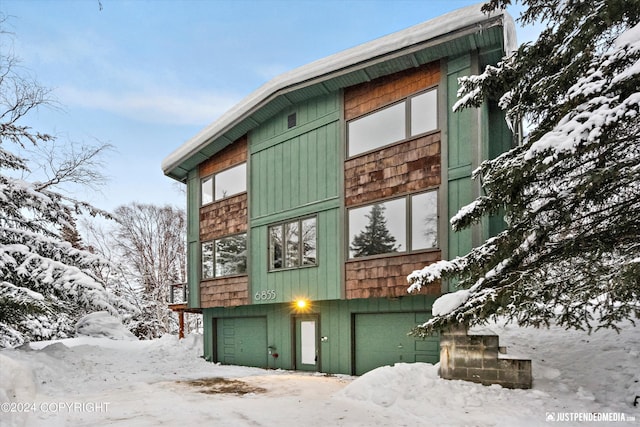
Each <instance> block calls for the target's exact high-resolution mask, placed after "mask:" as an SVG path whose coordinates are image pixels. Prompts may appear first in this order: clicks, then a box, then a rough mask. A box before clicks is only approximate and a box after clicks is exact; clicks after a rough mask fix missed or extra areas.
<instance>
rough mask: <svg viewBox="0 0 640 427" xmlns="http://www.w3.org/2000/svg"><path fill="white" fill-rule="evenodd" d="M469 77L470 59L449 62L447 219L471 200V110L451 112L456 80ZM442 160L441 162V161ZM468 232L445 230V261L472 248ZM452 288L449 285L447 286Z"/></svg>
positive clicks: (472, 151) (473, 123)
mask: <svg viewBox="0 0 640 427" xmlns="http://www.w3.org/2000/svg"><path fill="white" fill-rule="evenodd" d="M469 74H471V55H464V56H461V57H458V58H454V59H451V60H449V62H448V64H447V110H448V114H449V116H448V120H447V133H448V138H447V153H448V158H447V159H446V161H447V177H448V178H447V179H448V184H447V200H448V207H447V215H448V218H451V217H452V216H453V215H455V214H456V213H457V212H458V210H459V209H460V208H461V207H462V206H464V205H466V204H468V203H470V202H471V201H472V200H473V198H474V197H473V182H472V181H471V171H472V163H473V160H474V159H473V154H474V147H473V143H474V140H475V136H474V133H475V132H477V126H476V125H475V117H474V113H473V110H472V109H464V110H462V111H459V112H452V108H453V105H454V104H455V103H456V101H457V99H458V98H457V91H458V78H459V77H461V76H464V75H469ZM443 160H444V159H443ZM472 242H473V238H472V231H471V229H465V230H462V231H459V232H456V233H454V232H453V231H452V230H451V228H450V227H448V258H449V259H453V258H455V257H456V256H462V255H464V254H466V253H467V252H468V251H469V250H470V249H471V248H472ZM450 286H452V284H450Z"/></svg>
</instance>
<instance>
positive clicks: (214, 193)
mask: <svg viewBox="0 0 640 427" xmlns="http://www.w3.org/2000/svg"><path fill="white" fill-rule="evenodd" d="M201 185H202V189H201V201H202V204H203V205H206V204H208V203H211V202H213V201H214V200H220V199H224V198H226V197H230V196H233V195H235V194H239V193H243V192H245V191H247V164H246V163H242V164H239V165H237V166H234V167H232V168H229V169H226V170H224V171H222V172H219V173H217V174H215V175H212V176H208V177H206V178H204V179H203V180H202V181H201Z"/></svg>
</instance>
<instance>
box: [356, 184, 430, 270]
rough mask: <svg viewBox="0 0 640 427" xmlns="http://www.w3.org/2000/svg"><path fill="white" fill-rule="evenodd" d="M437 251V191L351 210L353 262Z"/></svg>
mask: <svg viewBox="0 0 640 427" xmlns="http://www.w3.org/2000/svg"><path fill="white" fill-rule="evenodd" d="M437 247H438V192H437V190H432V191H428V192H426V193H420V194H412V195H409V196H406V197H402V198H399V199H393V200H387V201H381V202H378V203H374V204H371V205H367V206H361V207H357V208H353V209H349V258H358V257H366V256H373V255H382V254H390V253H395V252H407V251H417V250H422V249H434V248H437Z"/></svg>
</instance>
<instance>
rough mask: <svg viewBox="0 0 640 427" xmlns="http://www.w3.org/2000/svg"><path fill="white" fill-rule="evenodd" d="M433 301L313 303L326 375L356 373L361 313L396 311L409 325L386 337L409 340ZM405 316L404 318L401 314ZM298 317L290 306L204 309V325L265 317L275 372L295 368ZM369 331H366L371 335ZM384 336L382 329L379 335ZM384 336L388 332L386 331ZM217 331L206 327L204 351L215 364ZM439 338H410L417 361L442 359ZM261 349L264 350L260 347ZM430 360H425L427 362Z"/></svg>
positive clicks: (408, 298)
mask: <svg viewBox="0 0 640 427" xmlns="http://www.w3.org/2000/svg"><path fill="white" fill-rule="evenodd" d="M433 300H434V297H431V296H424V295H416V296H406V297H403V298H398V299H394V300H391V299H386V298H371V299H357V300H348V301H345V300H333V301H313V302H312V306H311V310H310V313H311V314H315V315H318V316H319V317H318V319H319V322H320V337H326V339H325V340H323V341H322V342H321V343H320V344H319V345H320V348H319V357H320V367H321V371H322V372H327V373H342V374H352V373H353V368H354V356H355V353H354V346H353V344H354V338H355V337H354V329H353V326H354V325H353V323H354V318H355V316H357V315H359V314H373V313H395V314H399V316H400V317H403V318H406V319H405V320H406V323H402V324H398V325H397V328H389V331H387V332H388V334H387V338H388V339H392V338H393V340H395V339H397V338H398V337H400V336H402V337H404V336H405V335H406V333H408V332H409V331H410V330H411V328H412V327H413V326H415V325H416V324H417V323H419V322H423V321H425V320H426V319H427V318H428V316H429V314H430V310H431V305H432V304H433ZM400 313H404V314H400ZM295 316H296V313H295V311H294V310H293V308H292V306H291V304H264V305H251V306H242V307H236V308H234V309H224V308H215V309H205V310H203V321H204V324H205V325H212V324H213V319H216V322H217V323H218V322H220V319H225V318H234V319H236V320H235V321H236V322H237V319H240V318H243V317H247V318H255V317H266V319H267V320H266V323H267V341H266V342H267V346H272V347H273V348H274V349H275V350H274V352H276V353H278V358H273V357H272V356H269V357H268V361H267V363H268V366H269V367H270V368H280V369H293V367H294V366H293V363H294V358H293V353H294V352H295V348H294V342H293V336H294V334H293V332H294V329H293V328H294V319H295ZM366 331H367V329H364V330H362V329H361V332H364V333H367V332H366ZM378 332H379V331H378ZM383 333H384V332H383ZM212 339H213V332H212V328H211V327H210V326H209V327H207V328H205V334H204V351H205V358H206V359H207V360H213V347H214V346H213V344H212ZM436 341H437V338H427V339H426V340H422V339H418V340H415V339H414V338H408V341H407V342H410V343H409V344H408V345H409V346H411V345H413V346H414V351H412V352H411V353H412V354H413V355H415V356H411V357H415V360H416V361H425V360H426V361H437V359H433V360H431V358H432V356H433V354H439V353H438V351H439V350H438V348H437V346H436V347H434V342H436ZM261 346H262V344H261V345H260V346H254V347H252V348H253V350H251V351H253V352H254V353H255V357H262V356H263V355H264V353H265V352H266V351H267V349H266V348H262V347H261ZM259 347H260V348H259ZM425 357H426V359H425ZM393 362H394V360H391V359H389V360H384V361H383V362H382V363H393Z"/></svg>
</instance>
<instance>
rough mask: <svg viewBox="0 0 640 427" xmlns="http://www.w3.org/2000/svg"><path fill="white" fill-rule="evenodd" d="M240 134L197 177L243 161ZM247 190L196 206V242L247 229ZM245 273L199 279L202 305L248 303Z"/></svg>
mask: <svg viewBox="0 0 640 427" xmlns="http://www.w3.org/2000/svg"><path fill="white" fill-rule="evenodd" d="M247 148H248V140H247V137H246V136H244V137H242V138H240V139H238V140H237V141H235V142H234V143H233V144H231V145H229V146H228V147H226V148H225V149H224V150H222V151H220V152H219V153H216V155H215V156H214V157H212V158H210V159H209V160H206V161H204V162H202V163H201V164H200V166H199V173H200V177H201V178H204V177H207V176H209V175H212V174H216V173H219V172H221V171H224V170H226V169H229V168H230V167H232V166H235V165H238V164H240V163H243V162H246V161H247ZM247 214H248V211H247V193H241V194H237V195H235V196H231V197H228V198H225V199H222V200H217V201H214V202H213V203H209V204H207V205H205V206H201V207H200V242H206V241H210V240H214V239H218V238H221V237H225V236H229V235H233V234H239V233H244V232H247V228H248V216H247ZM250 303H251V301H250V300H249V278H248V276H247V275H240V276H233V277H220V278H214V279H208V280H203V281H201V282H200V304H201V306H202V308H210V307H235V306H240V305H247V304H250Z"/></svg>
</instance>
